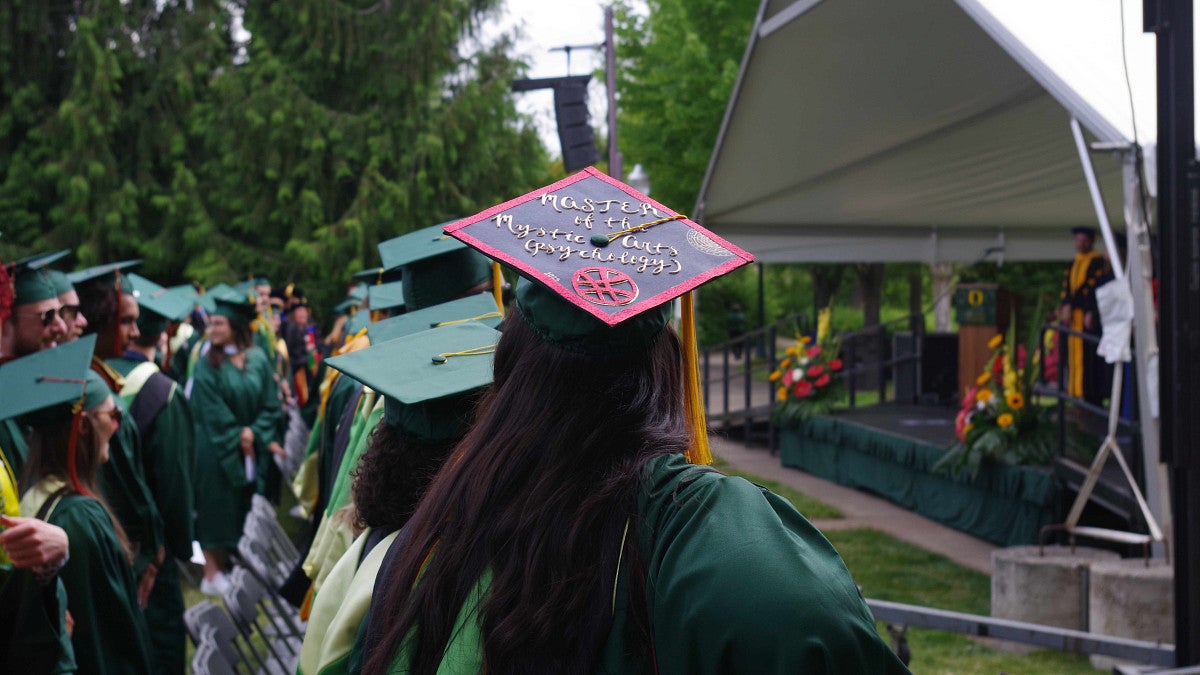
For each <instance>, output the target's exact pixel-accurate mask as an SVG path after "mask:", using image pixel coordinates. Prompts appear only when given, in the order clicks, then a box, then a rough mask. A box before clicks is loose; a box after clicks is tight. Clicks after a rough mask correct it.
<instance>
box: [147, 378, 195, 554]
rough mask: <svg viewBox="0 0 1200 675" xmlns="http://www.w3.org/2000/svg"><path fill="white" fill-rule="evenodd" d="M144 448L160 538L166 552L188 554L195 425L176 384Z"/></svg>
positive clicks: (192, 506)
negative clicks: (159, 520) (159, 517)
mask: <svg viewBox="0 0 1200 675" xmlns="http://www.w3.org/2000/svg"><path fill="white" fill-rule="evenodd" d="M149 446H150V447H149V448H147V450H148V452H147V460H148V462H147V463H148V465H149V466H148V467H147V468H148V470H149V473H150V476H149V478H150V481H151V483H152V484H153V487H154V490H153V491H154V495H155V499H156V500H157V501H158V508H159V511H160V512H161V513H162V519H163V539H164V544H165V545H166V547H167V552H168V554H169V555H171V556H173V557H175V558H178V559H179V560H187V559H188V558H190V557H191V556H192V538H193V533H192V511H193V509H194V507H195V499H194V496H193V489H192V467H193V466H194V465H195V463H196V427H195V421H194V420H193V419H192V408H191V405H190V404H189V403H188V400H187V398H185V397H184V395H183V392H182V391H181V390H180V388H179V387H178V386H174V387H171V393H170V396H169V398H168V400H167V405H166V406H165V407H164V408H163V409H162V411H161V412H159V414H158V417H157V418H156V419H155V421H154V433H153V435H152V436H151V438H150V443H149Z"/></svg>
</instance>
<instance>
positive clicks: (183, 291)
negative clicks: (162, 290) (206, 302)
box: [167, 284, 200, 312]
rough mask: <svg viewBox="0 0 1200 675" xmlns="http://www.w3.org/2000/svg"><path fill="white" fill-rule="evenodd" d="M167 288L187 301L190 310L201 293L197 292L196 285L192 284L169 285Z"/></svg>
mask: <svg viewBox="0 0 1200 675" xmlns="http://www.w3.org/2000/svg"><path fill="white" fill-rule="evenodd" d="M167 290H169V291H171V292H172V293H174V294H175V296H176V297H178V298H179V299H181V300H182V301H183V302H185V303H187V306H188V311H189V312H191V310H192V306H193V305H194V304H195V303H196V298H197V297H199V296H200V294H199V293H197V292H196V287H195V286H193V285H191V284H179V285H178V286H168V287H167Z"/></svg>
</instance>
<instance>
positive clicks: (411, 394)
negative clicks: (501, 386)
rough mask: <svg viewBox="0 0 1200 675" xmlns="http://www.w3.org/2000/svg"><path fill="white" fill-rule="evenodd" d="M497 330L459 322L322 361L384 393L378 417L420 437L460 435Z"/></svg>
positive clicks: (487, 373)
mask: <svg viewBox="0 0 1200 675" xmlns="http://www.w3.org/2000/svg"><path fill="white" fill-rule="evenodd" d="M499 339H500V333H499V332H498V331H495V330H493V329H491V328H488V327H487V326H484V325H483V324H480V323H464V324H455V325H452V326H444V327H441V328H434V329H431V330H425V331H421V332H419V333H413V334H412V335H407V336H404V337H401V338H397V339H395V340H389V341H387V342H382V343H379V344H372V346H370V347H368V348H367V349H362V350H359V351H357V352H352V353H350V354H344V355H342V356H335V357H333V358H331V359H329V360H328V361H327V363H328V364H329V366H330V367H332V368H336V369H338V370H340V371H342V372H343V373H345V374H347V375H349V376H350V377H353V378H354V379H356V380H358V381H360V382H362V383H363V384H365V385H366V386H368V387H370V388H372V389H374V390H375V391H378V392H379V393H380V394H383V396H384V412H383V419H384V421H385V422H386V423H387V424H388V425H390V426H392V427H393V428H395V429H397V430H399V431H400V432H402V433H403V434H405V435H407V436H409V437H410V438H412V439H414V440H416V441H419V442H425V443H435V442H439V441H448V440H452V439H455V438H458V437H460V436H462V434H464V433H466V430H467V428H468V427H469V426H470V418H471V413H472V410H473V401H472V398H473V396H474V395H475V394H476V393H477V392H478V390H479V389H481V388H483V387H486V386H487V385H489V384H491V382H492V354H493V352H494V351H495V348H496V342H497V341H498V340H499Z"/></svg>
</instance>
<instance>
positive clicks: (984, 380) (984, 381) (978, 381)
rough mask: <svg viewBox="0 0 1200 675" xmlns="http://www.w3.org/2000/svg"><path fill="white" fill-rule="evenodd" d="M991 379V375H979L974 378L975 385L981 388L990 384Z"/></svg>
mask: <svg viewBox="0 0 1200 675" xmlns="http://www.w3.org/2000/svg"><path fill="white" fill-rule="evenodd" d="M991 379H992V374H991V373H984V374H982V375H980V376H979V377H977V378H975V384H977V385H979V386H981V387H982V386H983V385H985V384H987V383H988V382H990V381H991Z"/></svg>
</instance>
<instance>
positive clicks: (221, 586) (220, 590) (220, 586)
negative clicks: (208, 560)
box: [200, 572, 229, 595]
mask: <svg viewBox="0 0 1200 675" xmlns="http://www.w3.org/2000/svg"><path fill="white" fill-rule="evenodd" d="M227 590H229V577H227V576H225V573H224V572H217V575H216V576H214V577H213V578H212V579H204V580H203V581H201V582H200V592H201V593H203V594H205V595H224V594H225V591H227Z"/></svg>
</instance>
